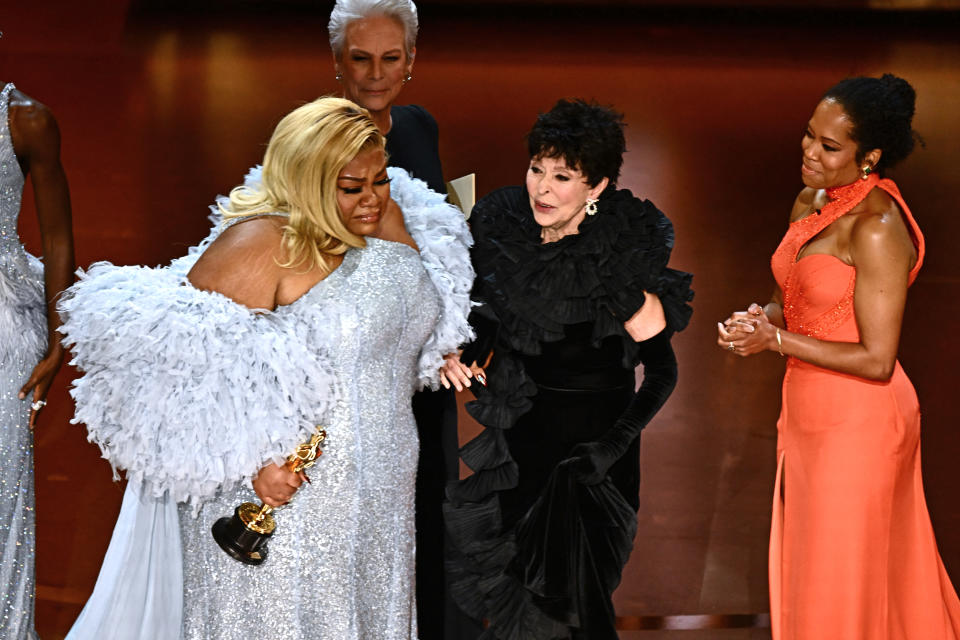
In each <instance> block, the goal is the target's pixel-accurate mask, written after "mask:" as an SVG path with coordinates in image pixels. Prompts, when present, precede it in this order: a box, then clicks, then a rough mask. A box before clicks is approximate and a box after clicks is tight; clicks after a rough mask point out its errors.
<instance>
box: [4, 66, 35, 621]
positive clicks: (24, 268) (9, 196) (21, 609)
mask: <svg viewBox="0 0 960 640" xmlns="http://www.w3.org/2000/svg"><path fill="white" fill-rule="evenodd" d="M11 91H13V85H12V84H8V85H6V86H5V87H4V88H3V91H2V92H0V590H2V591H0V593H2V600H0V638H4V639H5V640H20V639H23V638H36V634H35V632H34V630H33V601H34V595H33V594H34V570H33V565H34V553H35V544H34V510H33V506H34V502H33V434H31V433H30V430H29V428H28V426H27V420H28V418H29V413H30V401H31V398H29V397H28V398H27V399H25V400H20V399H19V398H18V397H17V394H18V393H19V391H20V387H21V386H23V384H24V383H25V382H26V381H27V378H28V377H29V375H30V372H31V371H32V370H33V367H34V366H35V365H36V364H37V361H38V360H39V358H40V355H41V353H42V352H43V349H44V348H45V346H46V344H45V343H46V314H45V311H44V305H43V268H42V267H41V265H40V262H39V260H37V259H36V258H35V257H33V256H31V255H30V254H28V253H27V252H26V251H25V250H24V248H23V245H22V244H20V239H19V237H18V236H17V218H18V216H19V214H20V198H21V195H22V193H23V181H24V179H23V173H22V172H21V171H20V165H19V164H18V163H17V157H16V155H15V154H14V150H13V144H12V143H11V141H10V129H9V124H8V117H7V108H8V105H9V100H10V92H11Z"/></svg>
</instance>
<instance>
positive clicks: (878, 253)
mask: <svg viewBox="0 0 960 640" xmlns="http://www.w3.org/2000/svg"><path fill="white" fill-rule="evenodd" d="M849 215H851V216H852V224H851V225H850V253H851V256H852V257H853V258H854V262H855V263H856V261H857V260H858V259H859V260H860V261H861V262H862V261H863V260H864V259H867V260H869V259H871V258H873V259H878V260H894V261H899V260H901V259H908V260H910V262H911V264H912V263H913V262H914V261H915V260H916V249H915V247H914V246H913V242H912V241H911V239H910V232H909V230H908V229H907V225H906V223H905V222H904V219H903V214H902V213H901V211H900V207H899V206H898V205H897V203H896V201H895V200H894V199H893V198H891V197H890V196H889V194H887V193H886V192H885V191H883V190H881V189H874V190H873V191H872V192H871V193H870V195H868V196H867V198H866V199H865V200H864V201H863V202H862V203H861V204H860V205H858V206H857V207H856V208H855V209H854V210H853V211H851V212H850V214H849Z"/></svg>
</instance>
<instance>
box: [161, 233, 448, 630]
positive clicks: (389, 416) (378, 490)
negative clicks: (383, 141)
mask: <svg viewBox="0 0 960 640" xmlns="http://www.w3.org/2000/svg"><path fill="white" fill-rule="evenodd" d="M367 242H368V247H367V248H366V249H359V250H352V251H350V252H349V253H347V255H346V258H345V259H344V262H343V264H342V265H341V266H340V268H338V269H337V270H336V271H334V272H333V274H331V275H330V276H329V277H328V278H326V279H325V280H323V281H322V282H321V283H320V284H318V285H317V286H316V287H315V288H314V289H313V290H311V291H310V292H309V293H307V294H306V295H305V296H304V297H303V298H301V299H300V300H297V301H296V302H295V303H293V304H292V305H290V306H289V307H286V308H283V309H281V310H280V313H289V314H296V313H298V309H299V308H300V307H301V306H304V305H331V304H336V305H344V307H345V308H346V309H349V311H347V312H346V313H345V314H344V315H342V316H341V317H340V325H341V328H340V335H339V338H338V340H337V344H336V346H334V347H333V349H331V353H330V356H331V358H332V364H333V368H334V370H336V371H337V372H338V376H339V377H340V378H341V379H342V380H343V381H344V382H345V383H346V388H345V394H344V397H343V398H341V400H340V401H338V402H337V403H336V405H335V408H334V410H333V412H332V415H331V418H330V420H329V424H328V425H325V426H326V427H327V433H328V434H329V439H328V440H327V442H326V444H325V446H324V447H323V449H324V454H323V456H322V457H321V460H320V463H319V464H318V465H317V466H316V467H315V468H314V469H313V470H311V472H310V476H312V478H311V479H312V484H308V485H307V484H305V485H304V486H303V488H302V489H301V490H300V491H299V492H298V493H297V494H296V495H295V496H294V498H293V500H291V502H290V505H289V506H288V507H286V508H284V509H282V510H280V511H279V512H277V514H276V521H277V530H276V532H275V533H274V535H273V537H272V538H271V539H270V541H269V553H270V555H269V557H268V560H267V562H266V563H264V564H263V565H261V566H259V567H251V566H247V565H244V564H241V563H239V562H237V561H236V560H233V559H232V558H230V557H229V556H227V555H226V554H225V553H224V552H223V551H222V550H221V549H220V548H219V547H218V546H217V545H216V544H215V543H214V541H213V539H212V538H211V536H210V527H211V526H212V525H213V523H214V522H215V521H216V519H217V518H221V517H223V516H226V515H232V513H233V510H234V507H235V506H236V505H238V504H240V503H241V502H244V501H251V502H257V501H258V500H257V498H256V495H255V494H254V493H253V491H252V490H251V489H249V488H248V487H244V488H240V489H236V490H233V491H228V492H224V493H223V494H222V495H218V496H217V497H216V498H215V499H214V500H212V501H210V502H207V503H205V504H204V506H203V508H202V509H201V511H200V515H199V517H194V516H193V515H192V507H191V506H190V505H183V506H181V509H180V522H181V539H182V540H183V548H184V555H183V572H184V587H185V588H184V638H185V640H206V639H208V638H218V639H220V640H234V639H235V640H246V639H247V638H250V637H251V636H253V635H256V636H259V637H270V638H280V637H282V638H286V639H288V640H305V639H307V638H330V640H335V639H336V640H341V639H342V640H348V639H351V638H356V639H360V638H378V639H382V640H389V639H399V638H404V639H407V638H415V637H416V633H415V621H414V615H413V613H414V609H413V568H414V564H413V561H414V555H413V554H414V537H413V536H414V527H413V495H414V480H415V478H416V468H417V431H416V425H415V423H414V420H413V413H412V411H411V407H410V398H411V395H412V392H413V390H414V384H413V382H414V380H415V375H416V369H417V359H418V356H419V353H420V348H421V347H422V345H423V344H424V342H425V341H426V339H427V337H428V336H429V335H430V333H431V331H432V329H433V327H434V324H435V323H436V319H437V316H438V310H439V307H438V300H437V292H436V289H434V287H433V284H432V283H431V282H430V279H429V277H428V276H427V273H426V271H425V270H424V268H423V266H422V265H421V264H420V258H419V256H418V255H417V252H416V251H414V250H413V249H411V248H410V247H408V246H406V245H402V244H397V243H393V242H384V241H380V240H373V239H371V240H368V241H367Z"/></svg>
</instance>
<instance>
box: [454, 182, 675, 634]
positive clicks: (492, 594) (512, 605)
mask: <svg viewBox="0 0 960 640" xmlns="http://www.w3.org/2000/svg"><path fill="white" fill-rule="evenodd" d="M471 231H472V233H473V236H474V240H475V242H474V246H473V249H472V252H471V258H472V260H473V264H474V268H475V270H476V273H477V276H476V280H475V282H474V288H473V293H472V298H473V299H474V301H475V302H478V303H480V306H479V307H478V308H476V309H475V310H474V312H473V314H472V316H471V323H472V324H473V326H474V329H475V330H476V333H477V340H476V341H475V342H474V343H473V344H472V345H468V346H467V347H466V349H465V350H464V357H463V360H464V361H465V362H473V361H474V360H475V361H477V362H480V363H483V362H484V361H486V359H487V357H488V356H489V355H490V354H491V353H492V354H493V357H492V359H491V360H490V363H489V365H488V366H487V384H488V386H487V387H486V388H485V389H483V388H480V389H477V391H476V392H477V400H476V401H475V402H471V403H468V405H467V410H468V412H469V413H470V414H471V415H472V416H473V417H474V418H475V419H476V420H477V421H478V422H480V423H481V424H482V425H483V426H484V427H485V429H484V431H483V432H482V433H481V434H480V435H479V436H477V437H476V438H475V439H474V440H472V441H471V442H469V443H467V444H466V445H465V446H464V447H463V448H462V449H461V459H462V460H463V462H464V463H465V464H466V465H467V466H468V467H470V469H472V470H473V475H471V476H470V477H468V478H467V479H465V480H462V481H460V482H457V483H454V484H452V485H451V486H449V487H448V491H447V494H448V500H447V502H446V504H445V505H444V512H445V518H446V523H447V529H448V532H449V533H450V538H451V541H452V542H453V546H454V551H453V555H452V557H451V558H450V560H449V562H448V570H449V571H450V574H451V577H452V584H451V591H452V594H453V597H454V599H455V600H456V601H457V603H458V604H459V605H460V607H461V608H462V609H463V610H464V611H466V612H467V613H468V614H469V615H471V616H473V617H475V618H477V619H483V618H486V619H488V620H489V621H490V626H489V628H488V629H487V630H486V632H485V633H484V635H483V638H484V639H487V638H490V639H492V638H499V639H501V640H507V639H511V640H512V639H514V638H516V639H517V640H519V639H521V638H522V639H524V640H554V639H556V638H572V637H581V636H578V635H576V634H577V632H576V631H575V630H576V629H583V628H588V629H591V633H592V634H594V635H592V636H591V637H596V638H607V637H609V638H615V637H616V631H615V630H614V627H613V611H612V609H611V608H610V602H609V594H610V593H611V592H612V590H613V588H614V587H615V586H616V584H617V583H618V582H619V580H620V573H621V571H622V569H623V565H624V564H625V562H626V559H627V557H628V556H629V553H630V551H631V549H632V544H633V537H634V534H635V531H636V515H635V513H634V511H633V508H632V507H631V506H630V505H629V504H627V502H626V501H625V500H624V498H623V496H622V495H621V494H620V493H619V492H618V491H617V489H616V488H614V486H613V485H612V484H611V482H610V480H609V479H606V480H603V481H602V482H600V483H598V484H592V485H588V484H584V483H582V482H579V481H578V478H577V475H578V474H577V470H576V469H575V468H574V465H573V463H574V462H575V461H574V460H568V461H566V462H565V463H561V464H558V465H557V466H556V467H555V468H554V470H553V473H552V474H551V476H550V480H549V483H548V485H547V486H545V487H544V488H543V490H542V493H541V494H540V497H539V499H538V500H537V502H536V503H535V504H534V505H533V506H532V507H531V508H530V509H529V511H528V512H527V515H526V516H525V517H524V518H523V519H522V520H521V521H520V522H519V523H518V525H517V526H516V527H515V528H514V529H511V530H504V529H503V527H502V520H501V512H500V506H499V500H498V497H497V492H499V491H504V490H508V489H512V488H514V487H516V486H517V483H518V478H519V475H518V474H519V473H520V470H519V469H518V468H517V465H516V463H515V462H514V460H513V458H512V457H511V454H510V449H509V447H508V446H507V440H506V437H505V431H506V430H508V429H512V428H514V427H515V425H516V424H517V422H518V420H519V419H520V418H521V417H522V416H524V414H526V413H527V412H528V411H530V409H531V408H532V407H533V404H534V403H535V402H536V401H537V385H536V384H535V383H534V381H533V380H532V379H531V378H530V377H529V376H528V375H527V373H526V371H525V370H524V364H523V358H522V357H521V356H536V355H538V354H540V353H541V346H542V345H543V344H544V343H548V342H554V341H559V340H562V339H564V337H565V332H566V327H567V326H568V325H574V324H581V323H589V325H590V326H592V330H591V332H590V336H591V340H592V342H593V344H594V345H595V346H597V345H599V344H600V343H601V342H602V341H604V339H606V338H609V337H611V336H616V337H617V338H619V339H620V340H621V343H622V346H623V349H622V351H623V360H622V362H621V366H622V367H623V368H625V369H628V370H632V369H633V368H634V367H635V366H636V365H637V364H638V363H639V361H640V355H641V353H640V349H639V348H638V347H637V343H635V342H634V341H633V340H632V339H631V338H630V336H629V335H628V334H627V332H626V330H625V329H624V323H625V322H626V321H627V320H629V319H630V318H631V317H632V316H633V315H634V314H635V313H636V312H637V311H638V310H639V309H640V308H641V307H642V306H643V304H644V302H645V299H646V297H645V292H650V293H654V294H656V295H657V296H659V298H660V300H661V302H662V304H663V308H664V312H665V316H666V319H667V329H666V331H665V332H664V336H665V339H669V335H671V334H672V333H673V332H675V331H679V330H681V329H683V328H684V327H686V325H687V323H688V322H689V319H690V315H691V313H692V310H691V308H690V305H689V302H690V300H691V299H692V298H693V292H692V291H691V289H690V284H691V280H692V276H691V275H690V274H687V273H684V272H681V271H676V270H673V269H670V268H669V267H667V263H668V261H669V259H670V253H671V250H672V248H673V241H674V236H673V225H672V224H671V223H670V221H669V220H668V219H667V217H666V216H664V215H663V213H661V212H660V210H659V209H657V208H656V207H655V206H654V205H653V204H652V203H651V202H649V201H647V200H641V199H638V198H636V197H634V196H633V194H632V193H630V192H629V191H627V190H616V189H613V188H608V189H607V190H606V191H604V193H603V194H602V195H601V197H600V201H599V211H598V213H597V215H595V216H588V217H587V218H586V219H585V220H584V221H583V222H582V223H581V225H580V228H579V233H578V234H575V235H571V236H567V237H564V238H562V239H561V240H559V241H557V242H553V243H549V244H541V241H540V227H539V226H538V225H537V224H536V221H535V220H534V217H533V213H532V212H531V210H530V206H529V202H528V198H527V194H526V191H525V189H523V188H522V187H506V188H503V189H499V190H497V191H494V192H493V193H491V194H489V195H487V196H486V197H484V198H482V199H481V200H480V201H479V202H477V204H476V205H475V206H474V209H473V212H472V215H471ZM611 426H612V425H611ZM588 619H589V620H588Z"/></svg>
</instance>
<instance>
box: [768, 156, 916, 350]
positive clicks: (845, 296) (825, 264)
mask: <svg viewBox="0 0 960 640" xmlns="http://www.w3.org/2000/svg"><path fill="white" fill-rule="evenodd" d="M875 187H877V188H880V189H883V190H884V191H886V192H887V193H888V194H890V196H891V197H893V198H894V200H896V202H897V204H898V205H899V206H900V210H901V211H902V212H903V214H904V216H905V217H906V219H907V222H908V224H909V226H910V230H911V234H912V236H913V238H914V243H915V244H916V247H917V263H916V264H915V265H914V266H913V268H912V269H911V270H910V283H913V281H914V279H915V278H916V277H917V273H918V272H919V271H920V266H921V265H922V264H923V256H924V240H923V234H921V232H920V228H919V226H917V223H916V221H915V220H914V219H913V215H912V214H911V213H910V209H909V208H907V205H906V203H905V202H904V201H903V197H902V196H901V195H900V191H899V189H897V185H896V184H894V182H893V181H892V180H888V179H881V178H880V177H879V176H878V175H877V174H873V175H871V176H870V177H869V178H867V179H866V180H857V181H856V182H854V183H852V184H848V185H844V186H842V187H836V188H832V189H827V197H828V198H829V199H830V201H829V202H828V203H827V204H826V205H825V206H824V207H823V208H822V209H820V210H818V211H817V212H815V213H811V214H810V215H807V216H805V217H803V218H801V219H799V220H796V221H794V222H793V223H791V224H790V228H789V229H788V230H787V233H786V235H785V236H784V237H783V240H782V241H781V242H780V246H779V247H777V250H776V251H775V252H774V254H773V257H772V258H771V260H770V266H771V268H772V270H773V275H774V277H775V278H776V280H777V284H779V285H780V289H781V290H782V291H783V317H784V320H785V321H786V324H787V329H788V330H790V331H793V332H795V333H801V334H804V335H808V336H813V337H815V338H821V339H831V340H837V341H850V342H855V341H857V340H859V334H858V331H857V327H856V322H855V317H854V308H853V292H854V288H855V286H856V281H857V270H856V268H855V267H854V266H851V265H848V264H846V263H845V262H843V261H842V260H840V259H839V258H837V257H836V256H832V255H828V254H818V253H815V254H810V255H807V256H804V257H803V258H800V259H798V258H797V257H798V255H799V253H800V251H801V250H802V249H803V247H804V246H805V245H806V244H807V243H808V242H810V240H811V239H812V238H814V237H815V236H816V235H817V234H818V233H820V232H821V231H823V230H824V229H826V228H827V227H828V226H830V225H831V224H833V223H834V222H835V221H836V220H838V219H839V218H840V217H842V216H844V215H846V214H847V213H849V212H850V211H851V210H852V209H853V208H854V207H855V206H857V204H859V203H860V202H862V201H863V199H864V198H866V197H867V194H869V193H870V191H871V190H873V189H874V188H875Z"/></svg>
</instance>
